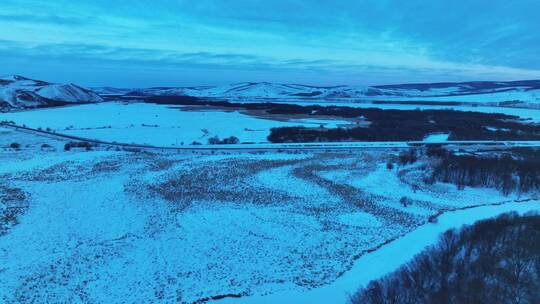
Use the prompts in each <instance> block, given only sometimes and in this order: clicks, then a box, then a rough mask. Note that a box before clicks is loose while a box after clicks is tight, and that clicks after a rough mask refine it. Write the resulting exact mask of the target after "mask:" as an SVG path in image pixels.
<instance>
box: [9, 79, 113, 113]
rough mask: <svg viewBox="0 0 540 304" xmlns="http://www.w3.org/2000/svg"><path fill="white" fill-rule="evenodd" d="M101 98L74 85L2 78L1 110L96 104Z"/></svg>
mask: <svg viewBox="0 0 540 304" xmlns="http://www.w3.org/2000/svg"><path fill="white" fill-rule="evenodd" d="M101 101H103V98H101V97H100V96H99V95H98V94H96V93H95V92H94V91H92V90H88V89H85V88H82V87H79V86H77V85H74V84H55V83H49V82H45V81H41V80H33V79H29V78H25V77H22V76H17V75H13V76H5V77H1V78H0V109H2V108H3V109H24V108H36V107H47V106H58V105H65V104H70V103H95V102H101Z"/></svg>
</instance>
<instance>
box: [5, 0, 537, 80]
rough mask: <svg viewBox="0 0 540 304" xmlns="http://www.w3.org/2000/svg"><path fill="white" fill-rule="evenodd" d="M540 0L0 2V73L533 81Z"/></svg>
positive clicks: (108, 77)
mask: <svg viewBox="0 0 540 304" xmlns="http://www.w3.org/2000/svg"><path fill="white" fill-rule="evenodd" d="M538 12H540V1H539V0H516V1H508V0H504V1H503V0H452V1H451V0H430V1H426V0H407V1H399V0H394V1H390V0H340V1H335V0H333V1H326V0H230V1H223V0H189V1H183V0H176V1H175V0H169V1H166V0H152V1H146V0H144V1H143V0H131V1H120V0H106V1H104V0H92V1H77V0H48V1H42V0H1V1H0V75H2V74H3V75H11V74H18V75H23V76H27V77H31V78H36V79H42V80H47V81H53V82H73V83H77V84H81V85H85V86H116V87H151V86H194V85H220V84H228V83H237V82H247V81H249V82H261V81H269V82H279V83H302V84H311V85H340V84H348V85H374V84H391V83H411V82H441V81H470V80H518V79H520V80H523V79H540V56H539V55H538V54H540V31H539V29H540V18H539V17H538Z"/></svg>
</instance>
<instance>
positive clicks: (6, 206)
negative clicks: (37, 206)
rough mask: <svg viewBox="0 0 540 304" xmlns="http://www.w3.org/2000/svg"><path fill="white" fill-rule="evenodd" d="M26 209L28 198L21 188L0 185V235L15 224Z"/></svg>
mask: <svg viewBox="0 0 540 304" xmlns="http://www.w3.org/2000/svg"><path fill="white" fill-rule="evenodd" d="M27 209H28V199H27V195H26V193H25V192H24V191H23V190H22V189H20V188H11V187H9V186H5V185H0V236H2V235H4V234H6V233H7V232H8V230H9V229H10V228H12V227H13V226H15V225H17V224H18V223H19V220H18V218H19V217H20V216H21V215H22V214H23V213H25V212H26V210H27Z"/></svg>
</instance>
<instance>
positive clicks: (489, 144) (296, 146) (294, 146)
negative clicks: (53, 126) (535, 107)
mask: <svg viewBox="0 0 540 304" xmlns="http://www.w3.org/2000/svg"><path fill="white" fill-rule="evenodd" d="M0 127H3V128H8V129H12V130H16V131H21V132H27V133H31V134H34V135H39V136H45V137H52V138H57V139H63V140H70V141H81V142H89V143H92V144H96V145H105V146H110V147H117V148H121V149H127V150H141V151H142V150H144V151H178V152H180V151H183V152H190V151H205V150H206V151H253V152H257V151H298V150H305V151H335V150H366V149H410V148H414V147H426V146H430V145H431V146H433V145H442V146H445V147H446V148H447V149H451V150H459V149H467V150H494V149H505V148H511V147H530V148H532V147H539V148H540V141H487V140H474V141H444V142H424V141H408V142H407V141H392V142H324V143H323V142H320V143H261V144H237V145H200V146H191V145H190V146H181V147H170V146H166V147H161V146H152V145H141V144H129V143H119V142H109V141H103V140H99V139H92V138H85V137H79V136H73V135H68V134H62V133H57V132H53V131H46V130H38V129H33V128H28V127H24V126H18V125H14V124H9V123H0Z"/></svg>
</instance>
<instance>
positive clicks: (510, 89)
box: [126, 80, 540, 104]
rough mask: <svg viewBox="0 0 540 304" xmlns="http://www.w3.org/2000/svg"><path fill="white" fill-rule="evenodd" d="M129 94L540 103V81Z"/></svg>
mask: <svg viewBox="0 0 540 304" xmlns="http://www.w3.org/2000/svg"><path fill="white" fill-rule="evenodd" d="M126 95H127V96H179V95H182V96H193V97H208V98H222V99H229V100H257V99H280V100H283V101H287V100H289V101H294V100H341V101H352V102H354V101H411V100H415V101H435V102H436V101H441V102H443V101H456V102H466V103H475V102H477V103H494V102H496V103H503V102H521V103H527V104H535V103H536V104H540V81H537V80H531V81H514V82H487V81H486V82H463V83H430V84H401V85H385V86H368V87H361V86H334V87H316V86H308V85H298V84H274V83H267V82H260V83H251V82H248V83H239V84H231V85H224V86H205V87H177V88H169V87H157V88H148V89H135V90H132V91H131V92H128V93H126Z"/></svg>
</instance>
